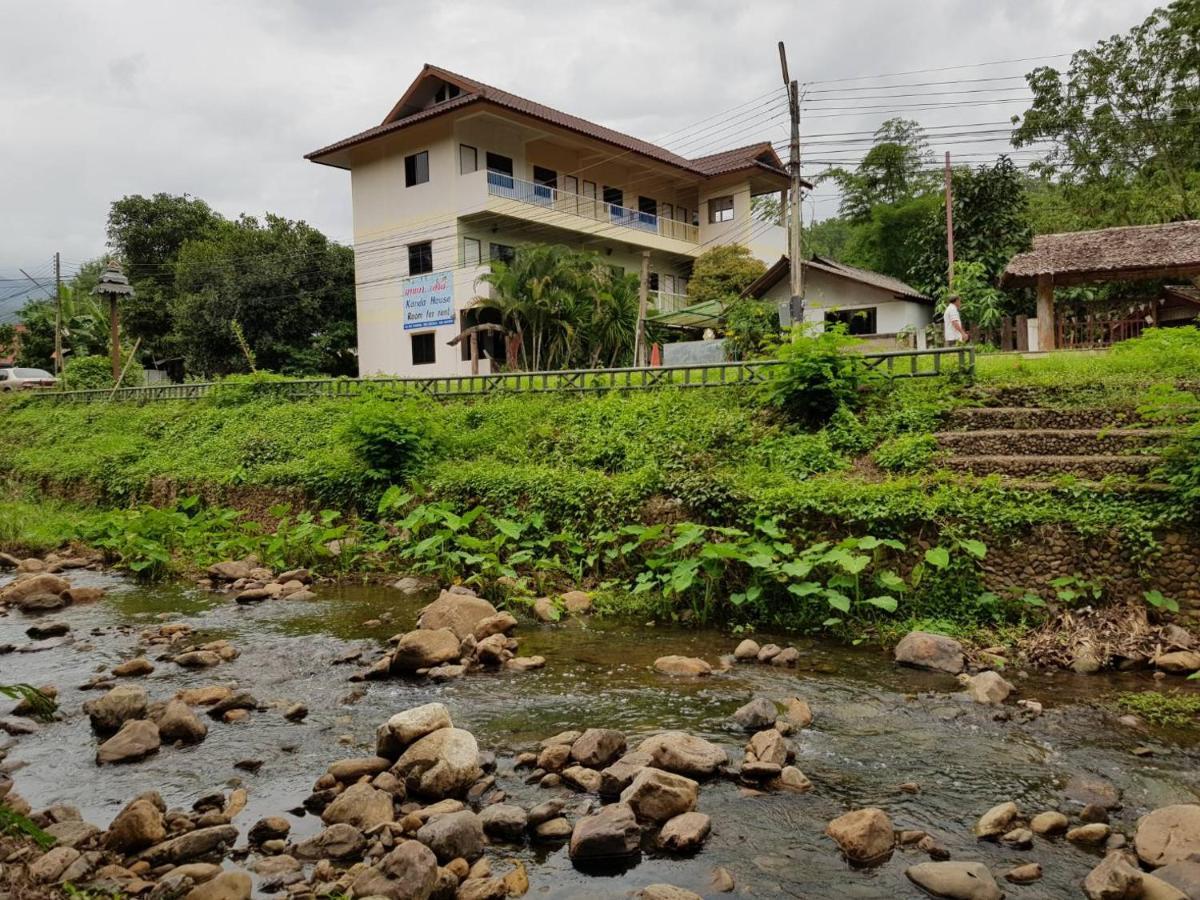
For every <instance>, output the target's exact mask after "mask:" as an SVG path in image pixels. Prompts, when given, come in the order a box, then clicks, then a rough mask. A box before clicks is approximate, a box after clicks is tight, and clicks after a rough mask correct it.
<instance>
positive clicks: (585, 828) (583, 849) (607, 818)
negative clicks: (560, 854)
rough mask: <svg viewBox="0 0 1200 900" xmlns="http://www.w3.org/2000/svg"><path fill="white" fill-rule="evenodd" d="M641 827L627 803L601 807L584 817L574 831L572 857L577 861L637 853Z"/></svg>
mask: <svg viewBox="0 0 1200 900" xmlns="http://www.w3.org/2000/svg"><path fill="white" fill-rule="evenodd" d="M641 834H642V832H641V829H640V828H639V827H638V823H637V817H636V816H635V815H634V813H633V810H632V809H631V808H630V807H629V806H627V805H626V804H624V803H613V804H610V805H609V806H605V807H602V808H601V809H600V811H599V812H598V813H596V814H595V815H591V816H584V817H583V818H582V819H580V820H579V821H578V822H576V823H575V828H574V830H572V832H571V845H570V849H569V852H570V856H571V861H572V862H574V863H576V864H587V863H598V862H607V861H610V860H618V859H625V858H627V857H630V856H636V855H637V854H638V852H639V849H640V841H641Z"/></svg>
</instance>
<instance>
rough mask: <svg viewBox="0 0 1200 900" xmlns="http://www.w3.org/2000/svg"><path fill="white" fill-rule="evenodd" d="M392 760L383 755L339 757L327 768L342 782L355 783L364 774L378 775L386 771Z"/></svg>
mask: <svg viewBox="0 0 1200 900" xmlns="http://www.w3.org/2000/svg"><path fill="white" fill-rule="evenodd" d="M391 765H392V761H391V760H389V759H387V758H386V757H383V756H363V757H357V758H354V759H339V760H338V761H337V762H335V763H330V765H329V768H328V769H327V770H326V771H327V772H328V773H329V774H330V775H332V776H333V777H334V778H335V779H337V780H338V781H340V782H342V784H353V783H354V782H356V781H358V780H359V779H360V778H362V777H363V776H364V775H378V774H379V773H380V772H386V771H387V770H388V769H389V768H390V767H391Z"/></svg>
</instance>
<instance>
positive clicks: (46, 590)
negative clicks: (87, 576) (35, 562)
mask: <svg viewBox="0 0 1200 900" xmlns="http://www.w3.org/2000/svg"><path fill="white" fill-rule="evenodd" d="M70 587H71V582H69V581H67V579H65V578H60V577H59V576H57V575H51V574H49V573H42V574H40V575H30V576H29V577H27V578H18V579H17V580H16V581H13V582H10V583H8V584H6V585H4V587H0V605H3V604H5V603H8V604H11V605H13V606H15V607H17V609H23V608H24V607H23V606H22V604H23V603H24V602H25V601H26V600H28V599H29V598H30V597H36V596H37V595H38V594H48V595H50V596H53V597H57V596H59V595H60V594H62V593H64V592H65V591H66V590H67V589H69V588H70ZM64 605H65V604H64Z"/></svg>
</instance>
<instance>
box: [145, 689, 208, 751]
mask: <svg viewBox="0 0 1200 900" xmlns="http://www.w3.org/2000/svg"><path fill="white" fill-rule="evenodd" d="M157 723H158V734H159V737H160V738H161V739H162V740H164V741H171V742H173V741H182V742H183V743H185V744H198V743H200V742H201V741H202V740H204V738H205V737H206V736H207V735H208V726H207V725H205V724H204V723H203V722H201V721H200V719H198V718H197V717H196V714H195V713H194V712H192V708H191V707H190V706H188V705H187V704H186V703H184V702H183V701H182V700H178V699H174V700H168V701H167V705H166V706H164V707H163V711H162V713H161V714H160V715H159V717H158V719H157Z"/></svg>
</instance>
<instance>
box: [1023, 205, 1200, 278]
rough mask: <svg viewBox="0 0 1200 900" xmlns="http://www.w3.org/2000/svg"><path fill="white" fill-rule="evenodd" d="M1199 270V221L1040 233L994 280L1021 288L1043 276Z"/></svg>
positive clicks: (1138, 275)
mask: <svg viewBox="0 0 1200 900" xmlns="http://www.w3.org/2000/svg"><path fill="white" fill-rule="evenodd" d="M1197 272H1200V221H1189V222H1171V223H1169V224H1166V225H1132V226H1127V227H1124V228H1101V229H1099V230H1097V231H1072V232H1068V233H1065V234H1041V235H1038V236H1037V237H1035V238H1034V239H1033V249H1032V250H1029V251H1028V252H1026V253H1018V254H1017V255H1016V256H1014V257H1013V258H1012V259H1011V260H1009V263H1008V266H1007V267H1005V269H1004V274H1003V275H1001V276H1000V284H1001V285H1002V286H1004V287H1021V286H1025V285H1033V284H1037V281H1038V278H1039V277H1040V276H1048V277H1049V278H1051V279H1052V280H1053V282H1054V283H1055V284H1081V283H1084V282H1088V281H1113V280H1119V279H1122V278H1134V279H1136V278H1165V277H1170V276H1172V275H1175V276H1179V275H1190V274H1195V273H1197Z"/></svg>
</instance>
